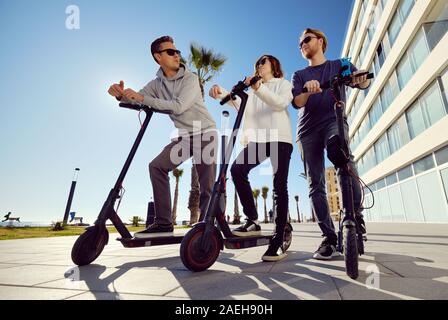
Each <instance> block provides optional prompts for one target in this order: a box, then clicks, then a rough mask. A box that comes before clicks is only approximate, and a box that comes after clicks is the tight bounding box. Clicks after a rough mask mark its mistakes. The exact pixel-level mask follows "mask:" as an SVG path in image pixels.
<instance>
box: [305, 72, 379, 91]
mask: <svg viewBox="0 0 448 320" xmlns="http://www.w3.org/2000/svg"><path fill="white" fill-rule="evenodd" d="M364 75H367V79H373V78H374V77H375V75H374V74H373V73H369V72H362V73H358V74H356V76H358V77H360V76H364ZM352 77H353V76H349V77H348V78H349V79H351V78H352ZM342 82H343V84H346V85H347V84H348V83H345V82H344V81H342ZM330 85H331V82H330V81H327V82H325V83H321V84H320V88H321V89H323V90H325V89H328V88H330ZM307 92H308V89H307V88H305V87H304V88H302V93H307Z"/></svg>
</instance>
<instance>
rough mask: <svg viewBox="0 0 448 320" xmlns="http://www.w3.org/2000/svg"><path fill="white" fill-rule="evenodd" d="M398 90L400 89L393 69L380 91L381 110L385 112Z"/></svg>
mask: <svg viewBox="0 0 448 320" xmlns="http://www.w3.org/2000/svg"><path fill="white" fill-rule="evenodd" d="M399 92H400V91H399V89H398V82H397V79H396V76H395V71H394V72H393V73H392V74H391V76H390V78H389V80H388V81H387V83H386V85H385V86H384V88H383V90H381V93H380V96H381V102H382V107H383V112H385V111H386V110H387V109H388V108H389V107H390V105H391V104H392V102H393V101H394V99H395V97H396V96H397V95H398V94H399Z"/></svg>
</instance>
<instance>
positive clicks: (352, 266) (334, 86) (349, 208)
mask: <svg viewBox="0 0 448 320" xmlns="http://www.w3.org/2000/svg"><path fill="white" fill-rule="evenodd" d="M364 75H367V79H372V78H373V77H374V75H373V73H368V72H364V73H359V74H357V75H356V76H364ZM352 78H353V74H352V73H351V70H350V65H349V59H342V67H341V70H340V71H339V74H337V75H335V76H334V77H333V78H331V79H330V80H328V81H327V82H324V83H321V84H320V88H321V89H322V90H331V91H332V94H333V97H334V99H335V103H334V110H335V114H336V121H337V124H338V137H339V145H340V148H341V150H342V154H343V155H344V159H340V162H341V163H342V165H343V166H345V168H346V170H348V169H349V168H348V163H349V161H350V152H349V146H348V139H347V137H346V136H345V131H344V110H345V103H344V102H343V101H342V100H341V92H340V86H342V85H348V84H349V83H350V82H351V81H352ZM306 92H308V90H307V88H303V90H302V93H306ZM348 171H349V170H348ZM349 172H350V171H349ZM352 179H356V180H360V178H359V177H355V176H351V175H350V176H349V180H348V181H349V182H348V187H349V188H348V190H349V192H348V199H349V201H348V203H347V204H345V203H344V206H345V208H344V209H345V212H342V211H341V213H340V219H339V230H338V243H337V248H336V250H337V251H338V252H340V253H343V254H344V261H345V269H346V273H347V275H348V276H349V277H350V278H352V279H356V278H358V276H359V270H358V256H360V255H363V254H364V241H367V239H366V238H365V237H364V236H363V234H362V232H361V230H360V228H359V226H358V223H357V221H356V218H355V205H354V200H353V181H352ZM355 183H358V181H356V182H355ZM342 214H343V217H342Z"/></svg>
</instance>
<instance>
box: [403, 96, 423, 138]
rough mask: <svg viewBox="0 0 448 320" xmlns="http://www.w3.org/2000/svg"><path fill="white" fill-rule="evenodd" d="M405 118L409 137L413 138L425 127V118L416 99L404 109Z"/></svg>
mask: <svg viewBox="0 0 448 320" xmlns="http://www.w3.org/2000/svg"><path fill="white" fill-rule="evenodd" d="M406 120H407V124H408V128H409V134H410V136H411V139H414V138H415V137H416V136H418V135H419V134H420V133H422V132H423V131H424V130H425V129H426V126H425V119H424V118H423V113H422V109H421V107H420V103H419V102H418V100H417V101H415V102H414V104H413V105H412V106H411V107H410V108H409V109H408V110H407V111H406Z"/></svg>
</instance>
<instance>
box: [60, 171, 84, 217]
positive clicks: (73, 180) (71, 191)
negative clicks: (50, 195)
mask: <svg viewBox="0 0 448 320" xmlns="http://www.w3.org/2000/svg"><path fill="white" fill-rule="evenodd" d="M79 171H80V169H79V168H75V172H74V174H73V179H72V185H71V187H70V193H69V194H68V200H67V206H66V207H65V213H64V220H63V221H62V225H65V224H67V220H68V214H69V212H70V207H71V206H72V200H73V194H74V193H75V187H76V181H77V180H78V175H79Z"/></svg>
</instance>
